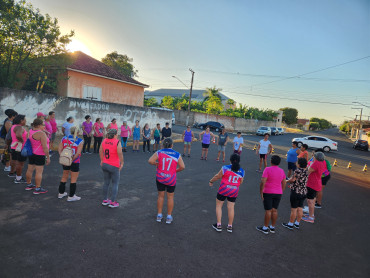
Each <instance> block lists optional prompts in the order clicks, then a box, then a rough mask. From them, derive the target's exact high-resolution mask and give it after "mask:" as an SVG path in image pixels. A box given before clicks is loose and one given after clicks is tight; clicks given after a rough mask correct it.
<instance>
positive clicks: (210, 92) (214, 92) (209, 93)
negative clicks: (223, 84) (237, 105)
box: [203, 86, 222, 102]
mask: <svg viewBox="0 0 370 278" xmlns="http://www.w3.org/2000/svg"><path fill="white" fill-rule="evenodd" d="M221 91H222V89H220V88H218V89H217V88H216V86H213V88H206V91H205V93H204V94H203V96H204V100H203V102H205V101H207V100H208V99H209V98H211V97H217V98H219V99H220V101H221V95H220V92H221Z"/></svg>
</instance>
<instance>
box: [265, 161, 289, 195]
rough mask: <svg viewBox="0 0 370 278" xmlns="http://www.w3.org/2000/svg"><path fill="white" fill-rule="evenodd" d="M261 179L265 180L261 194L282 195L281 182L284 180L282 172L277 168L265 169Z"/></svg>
mask: <svg viewBox="0 0 370 278" xmlns="http://www.w3.org/2000/svg"><path fill="white" fill-rule="evenodd" d="M262 178H267V180H266V183H265V188H264V189H263V193H269V194H283V189H282V188H281V182H282V181H283V180H284V179H285V178H286V176H285V173H284V170H283V169H281V168H280V167H278V166H271V167H267V168H265V170H264V171H263V174H262Z"/></svg>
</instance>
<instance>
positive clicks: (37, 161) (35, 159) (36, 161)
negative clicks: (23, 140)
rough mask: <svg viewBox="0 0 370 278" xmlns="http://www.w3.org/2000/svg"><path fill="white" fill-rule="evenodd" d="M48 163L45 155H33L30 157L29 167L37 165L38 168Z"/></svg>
mask: <svg viewBox="0 0 370 278" xmlns="http://www.w3.org/2000/svg"><path fill="white" fill-rule="evenodd" d="M45 162H46V156H45V155H37V154H33V155H31V156H29V157H28V164H29V165H36V166H44V165H45Z"/></svg>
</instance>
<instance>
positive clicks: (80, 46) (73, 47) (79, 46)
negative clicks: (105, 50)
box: [67, 39, 91, 55]
mask: <svg viewBox="0 0 370 278" xmlns="http://www.w3.org/2000/svg"><path fill="white" fill-rule="evenodd" d="M67 49H68V50H69V51H71V52H75V51H82V52H83V53H85V54H87V55H91V51H90V49H89V48H88V47H87V46H86V45H85V44H84V43H82V42H81V41H79V40H75V39H73V40H72V41H71V42H70V43H69V44H68V46H67Z"/></svg>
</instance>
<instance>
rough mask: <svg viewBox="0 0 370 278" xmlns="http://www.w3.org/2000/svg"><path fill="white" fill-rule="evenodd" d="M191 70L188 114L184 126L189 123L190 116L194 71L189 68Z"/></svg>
mask: <svg viewBox="0 0 370 278" xmlns="http://www.w3.org/2000/svg"><path fill="white" fill-rule="evenodd" d="M189 70H190V72H191V83H190V92H189V105H188V115H187V117H186V126H187V125H188V124H189V118H190V107H191V93H192V92H193V80H194V71H193V70H192V69H189Z"/></svg>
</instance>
